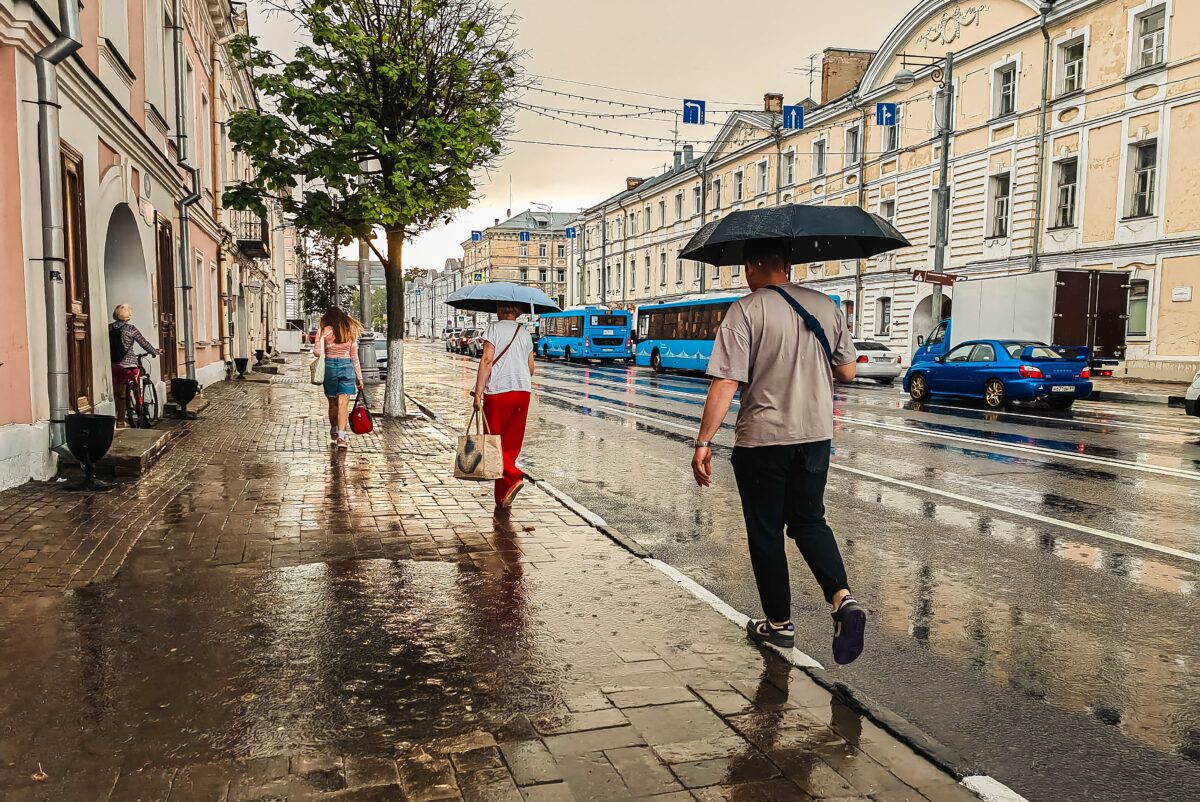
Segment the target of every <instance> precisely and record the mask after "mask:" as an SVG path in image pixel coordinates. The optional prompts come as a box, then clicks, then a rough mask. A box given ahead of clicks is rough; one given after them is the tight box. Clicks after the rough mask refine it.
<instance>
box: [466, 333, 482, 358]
mask: <svg viewBox="0 0 1200 802" xmlns="http://www.w3.org/2000/svg"><path fill="white" fill-rule="evenodd" d="M467 356H473V357H476V358H479V357H482V356H483V332H482V331H481V332H478V333H477V334H476V335H475V336H474V337H472V338H471V339H470V341H468V342H467Z"/></svg>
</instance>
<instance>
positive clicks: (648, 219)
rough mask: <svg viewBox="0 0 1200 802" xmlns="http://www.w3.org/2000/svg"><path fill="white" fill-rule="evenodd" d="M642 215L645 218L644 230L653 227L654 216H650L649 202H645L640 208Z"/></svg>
mask: <svg viewBox="0 0 1200 802" xmlns="http://www.w3.org/2000/svg"><path fill="white" fill-rule="evenodd" d="M642 215H643V216H644V217H645V219H646V230H647V231H649V230H650V229H652V228H654V222H653V220H654V218H652V217H651V216H650V204H648V203H647V204H646V208H645V209H643V210H642Z"/></svg>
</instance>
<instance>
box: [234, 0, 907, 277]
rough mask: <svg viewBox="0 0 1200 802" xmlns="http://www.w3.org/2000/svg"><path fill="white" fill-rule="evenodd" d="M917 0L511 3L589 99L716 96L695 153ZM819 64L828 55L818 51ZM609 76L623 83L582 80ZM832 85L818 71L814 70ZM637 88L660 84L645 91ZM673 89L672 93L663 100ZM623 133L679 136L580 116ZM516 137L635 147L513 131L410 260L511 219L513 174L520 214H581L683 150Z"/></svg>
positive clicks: (525, 121) (261, 23) (628, 141)
mask: <svg viewBox="0 0 1200 802" xmlns="http://www.w3.org/2000/svg"><path fill="white" fill-rule="evenodd" d="M914 2H915V0H837V2H815V1H814V0H807V1H804V0H801V1H799V2H798V1H797V0H741V2H732V1H731V0H510V2H507V3H504V4H503V5H504V6H505V7H507V8H508V9H509V10H510V11H511V12H512V13H513V14H515V15H516V16H517V17H518V25H519V31H520V33H519V46H520V47H521V48H522V49H523V50H525V51H527V56H526V58H525V62H524V66H525V69H526V71H527V72H529V73H531V74H532V75H535V76H543V77H542V78H540V79H539V80H538V83H539V85H540V86H541V88H543V89H547V90H559V91H561V92H567V93H571V94H575V95H583V96H587V97H591V98H605V99H611V100H618V101H625V102H628V103H634V104H645V105H647V106H654V107H667V108H676V107H679V106H681V105H682V98H685V97H687V98H700V99H704V100H706V101H707V102H708V104H709V110H710V113H709V115H708V118H709V121H710V122H712V123H715V124H713V125H707V126H705V127H703V128H700V127H697V126H681V127H680V128H681V130H680V136H681V141H687V140H686V139H683V137H685V136H690V137H692V140H693V141H695V142H697V145H696V150H697V153H699V152H700V151H702V150H703V147H704V145H703V144H700V143H702V142H704V141H710V140H712V139H713V137H714V136H715V135H716V133H717V131H718V125H719V124H720V123H721V122H722V121H723V120H724V119H725V115H723V114H721V113H720V111H721V110H727V109H731V108H734V105H732V104H737V106H739V107H742V108H752V109H761V107H762V96H763V94H764V93H766V92H782V93H783V95H784V98H785V102H799V101H800V100H801V99H803V98H804V97H805V96H807V95H808V92H809V76H808V75H807V74H804V73H803V72H801V71H802V70H807V68H808V65H809V56H810V55H812V54H818V53H820V52H821V50H823V49H824V48H826V47H852V48H865V49H875V48H877V47H878V46H879V44H880V43H881V42H882V41H883V39H884V37H885V36H887V34H888V33H889V32H890V31H891V29H892V28H893V27H894V26H895V25H896V23H897V22H899V21H900V18H901V17H902V16H903V15H904V14H905V13H906V12H907V11H908V10H909V9H910V8H912V6H913V4H914ZM251 29H252V32H253V33H255V34H257V35H259V36H260V37H261V38H262V39H263V41H264V44H267V45H269V46H271V47H273V48H275V49H277V50H280V51H286V50H287V49H288V46H289V43H290V42H292V41H294V40H295V37H296V32H295V30H294V29H292V28H291V26H290V25H289V24H286V23H284V22H283V21H281V20H280V19H279V18H278V17H275V18H267V17H265V16H264V15H263V14H262V13H261V12H260V10H259V9H258V8H256V7H255V6H253V5H252V6H251ZM817 65H818V67H819V60H818V62H817ZM567 81H576V82H583V83H587V84H601V85H604V86H607V87H615V88H616V89H617V90H619V91H614V90H612V89H601V88H598V87H595V86H584V85H581V84H579V83H567ZM813 87H814V89H813V92H814V94H818V93H819V92H820V76H819V75H817V76H815V77H814V79H813ZM637 92H642V93H650V94H636V93H637ZM653 95H661V96H663V97H654V96H653ZM521 100H522V102H524V103H527V104H529V105H533V106H538V107H542V108H551V109H571V110H575V111H579V112H585V111H586V112H591V113H597V112H599V113H611V114H632V113H639V112H640V111H641V110H639V109H632V108H622V107H618V106H610V105H606V104H597V103H595V102H591V101H588V100H580V99H572V98H567V97H555V96H553V95H550V94H547V93H546V92H540V91H529V92H526V93H524V95H523V97H522V98H521ZM550 113H553V114H555V116H557V117H566V118H568V119H573V120H576V121H578V122H581V123H585V124H591V125H595V126H598V127H603V128H607V129H611V130H615V131H624V132H629V133H637V134H643V135H648V136H654V137H666V138H670V137H671V136H672V129H673V127H674V123H673V121H672V119H671V117H672V115H669V114H664V113H655V114H652V115H649V116H648V117H646V118H636V117H635V118H620V119H604V118H592V117H568V116H567V115H564V114H562V113H560V112H550ZM512 138H513V139H520V140H531V141H538V142H556V143H568V144H573V145H591V146H601V147H617V148H649V149H651V150H650V151H632V150H629V151H623V150H606V149H598V148H578V147H558V146H551V145H535V144H526V143H522V142H511V143H510V144H509V153H508V155H507V156H506V157H505V159H504V160H503V161H502V162H501V163H500V165H499V167H498V168H496V169H495V170H493V171H492V172H491V173H489V174H485V175H480V177H479V182H478V187H479V189H478V194H479V199H478V201H476V203H475V204H474V205H473V206H472V207H471V208H470V209H467V210H465V211H462V212H460V213H458V214H457V215H456V216H455V217H454V219H453V220H452V222H451V223H450V224H449V225H443V226H440V227H438V228H436V229H434V230H432V231H430V232H428V233H426V234H424V235H423V236H421V237H420V238H418V239H417V240H414V241H413V242H411V243H409V245H408V246H406V248H405V252H404V257H403V258H404V265H405V267H432V268H440V267H441V266H442V264H443V263H444V262H445V260H446V259H447V258H449V257H461V256H462V247H461V243H462V241H463V240H464V239H467V238H468V237H469V236H470V232H471V230H472V229H476V228H486V227H487V226H489V225H491V224H492V222H493V220H494V219H495V218H497V217H504V215H505V212H506V210H507V209H508V208H510V205H509V182H510V180H511V183H512V203H511V209H512V211H513V213H514V214H515V213H516V212H519V211H521V210H522V209H525V208H526V207H528V206H530V205H531V204H533V203H535V202H539V203H544V204H548V205H550V206H551V207H552V208H553V210H554V211H577V210H578V209H579V208H580V207H584V206H590V205H592V204H594V203H595V202H597V201H599V200H601V199H603V198H605V197H608V196H609V195H612V194H613V193H615V192H617V191H618V190H620V189H621V188H623V187H624V182H625V178H626V176H650V175H654V174H656V173H658V172H660V171H661V170H662V168H663V166H664V165H665V164H667V163H668V162H669V161H670V160H671V158H672V156H671V150H672V145H671V143H670V142H652V141H645V140H636V139H632V138H629V137H622V136H619V135H615V134H610V133H601V132H597V131H589V130H585V129H581V128H578V127H576V126H571V125H566V124H564V123H562V122H559V121H557V120H554V119H549V118H547V117H544V116H539V115H538V114H536V113H534V112H531V111H520V112H518V114H517V116H516V131H515V132H514V133H513V135H512Z"/></svg>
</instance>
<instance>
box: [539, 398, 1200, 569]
mask: <svg viewBox="0 0 1200 802" xmlns="http://www.w3.org/2000/svg"><path fill="white" fill-rule="evenodd" d="M543 395H547V396H549V397H551V398H557V399H559V400H560V401H568V402H570V403H572V404H578V399H571V398H564V397H563V396H557V395H553V394H552V393H546V392H543ZM595 409H599V410H601V411H603V412H607V413H610V414H613V415H616V416H617V417H631V418H640V419H641V420H646V421H650V422H653V423H655V424H657V425H659V426H665V427H669V428H672V429H678V430H680V431H685V432H691V431H693V428H694V427H689V426H682V425H680V424H678V423H673V422H671V421H666V420H662V419H661V418H654V417H651V416H649V415H639V414H638V413H636V412H626V411H623V410H617V409H612V408H611V407H595ZM829 467H830V468H832V469H833V470H837V471H842V472H844V473H851V474H856V475H858V476H862V477H865V478H867V479H872V480H874V481H877V482H882V483H885V484H892V485H896V486H898V487H905V488H908V489H910V490H916V491H918V492H922V493H929V494H931V495H935V496H941V497H942V498H947V499H951V500H953V501H958V502H961V503H963V504H973V505H975V506H977V507H984V508H986V509H990V510H995V511H997V512H1002V513H1005V514H1007V515H1013V516H1016V517H1018V518H1025V519H1027V520H1030V521H1037V522H1038V523H1043V524H1049V525H1051V526H1057V527H1060V528H1062V529H1070V530H1072V531H1074V532H1079V533H1081V534H1085V535H1091V536H1093V537H1098V538H1101V539H1103V540H1110V541H1113V542H1115V543H1124V544H1126V545H1129V546H1136V547H1138V548H1142V549H1145V550H1147V551H1153V552H1156V553H1158V554H1165V555H1168V556H1171V557H1178V558H1179V559H1182V560H1188V561H1190V562H1197V563H1200V554H1193V553H1192V552H1189V551H1183V550H1181V549H1176V548H1172V547H1170V546H1160V545H1158V544H1157V543H1151V542H1149V541H1147V540H1139V539H1138V538H1132V537H1126V536H1125V535H1118V534H1117V533H1115V532H1106V531H1104V530H1103V529H1095V528H1093V527H1090V526H1084V525H1083V524H1077V523H1074V522H1072V521H1064V520H1062V519H1060V518H1051V517H1050V516H1048V515H1040V514H1038V513H1036V512H1029V511H1027V510H1021V509H1017V508H1015V507H1009V506H1006V505H1004V504H997V503H995V502H991V501H985V500H983V499H979V498H972V497H971V496H964V495H961V494H959V493H952V492H950V491H949V490H938V489H936V488H933V487H928V486H926V485H920V484H916V483H915V482H907V481H905V480H903V479H895V478H893V477H891V476H884V475H883V474H878V473H872V472H870V471H864V470H861V469H859V468H852V467H850V466H849V465H842V464H840V463H838V462H831V463H830V466H829Z"/></svg>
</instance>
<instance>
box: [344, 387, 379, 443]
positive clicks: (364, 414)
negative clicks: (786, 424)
mask: <svg viewBox="0 0 1200 802" xmlns="http://www.w3.org/2000/svg"><path fill="white" fill-rule="evenodd" d="M374 430H375V421H374V420H372V419H371V410H369V409H367V399H366V398H364V397H363V394H362V390H359V391H358V395H356V396H355V397H354V409H352V410H350V431H352V432H354V433H355V434H370V433H371V432H372V431H374Z"/></svg>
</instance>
